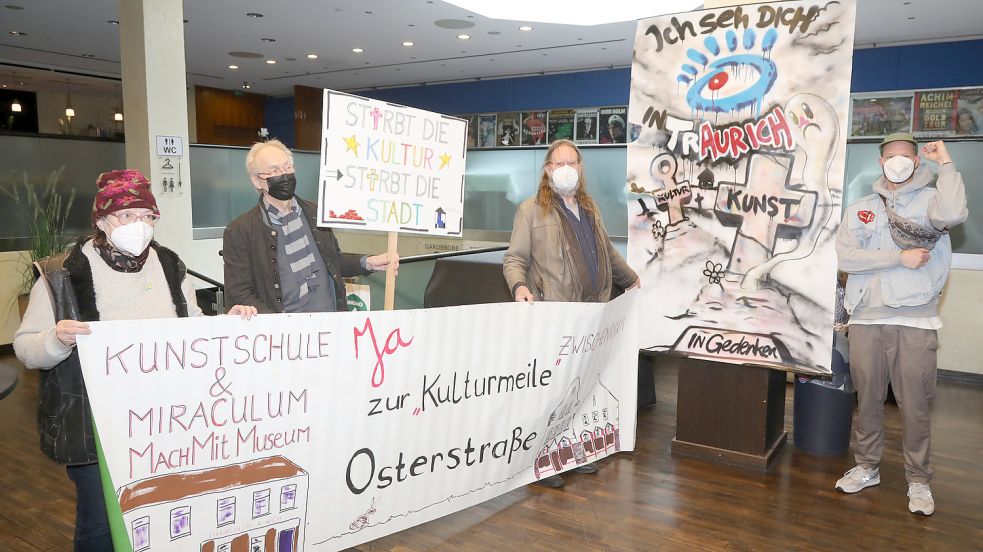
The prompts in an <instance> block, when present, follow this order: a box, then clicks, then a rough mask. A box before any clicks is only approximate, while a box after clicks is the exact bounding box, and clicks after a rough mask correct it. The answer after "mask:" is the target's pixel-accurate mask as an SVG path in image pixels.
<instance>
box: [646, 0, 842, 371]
mask: <svg viewBox="0 0 983 552" xmlns="http://www.w3.org/2000/svg"><path fill="white" fill-rule="evenodd" d="M855 9H856V6H855V2H852V1H848V0H844V1H839V2H826V1H822V2H811V1H796V2H764V3H760V4H752V5H747V6H736V7H728V8H721V9H714V10H702V11H693V12H687V13H682V14H677V15H667V16H662V17H653V18H650V19H644V20H641V21H639V23H638V27H637V31H636V33H635V49H634V52H635V54H634V63H633V65H632V75H631V96H630V105H629V110H628V118H629V123H630V124H631V125H632V128H633V129H635V128H637V129H640V134H639V135H638V138H637V139H635V140H634V141H632V142H630V143H629V144H628V170H627V188H628V191H629V192H630V193H632V194H633V195H631V196H630V199H629V201H628V216H629V225H630V228H629V234H628V236H629V237H628V262H629V263H630V264H631V266H632V267H633V268H634V269H635V270H636V271H637V272H638V273H639V274H640V275H641V278H642V281H644V282H645V283H646V285H645V288H644V290H643V294H644V296H643V299H642V303H643V305H644V307H643V308H644V309H645V311H646V312H650V313H652V314H653V316H652V317H651V318H650V320H651V324H649V325H647V326H646V328H645V329H644V330H643V333H642V335H641V336H640V337H641V341H640V343H639V344H640V346H641V347H643V348H647V349H650V350H653V351H660V352H667V353H675V354H680V355H686V356H692V357H700V358H704V359H708V360H714V361H720V362H729V363H737V364H743V363H751V364H756V365H765V366H774V367H779V368H783V369H789V370H795V371H801V372H811V373H829V372H830V369H831V350H832V336H833V328H832V326H833V305H834V301H835V292H834V283H835V280H836V278H835V271H836V258H835V252H834V248H833V237H834V235H835V232H836V228H837V226H838V224H839V214H840V199H841V197H842V190H843V174H844V167H845V159H846V156H845V146H846V143H845V142H846V136H847V132H846V131H847V126H846V124H847V113H848V109H849V100H850V67H851V59H852V55H853V50H852V45H853V28H854V17H855Z"/></svg>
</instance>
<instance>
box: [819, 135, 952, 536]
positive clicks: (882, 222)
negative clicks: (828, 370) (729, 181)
mask: <svg viewBox="0 0 983 552" xmlns="http://www.w3.org/2000/svg"><path fill="white" fill-rule="evenodd" d="M880 149H881V158H880V163H881V167H882V169H883V175H882V176H881V177H879V178H878V179H877V180H876V181H875V182H874V186H873V188H874V193H873V194H870V195H868V196H865V197H862V198H860V199H859V200H857V201H855V202H854V203H852V204H851V205H850V206H849V207H848V208H847V209H846V212H845V214H844V218H843V222H842V224H840V228H839V231H838V232H837V235H836V254H837V257H838V258H839V268H840V270H842V271H843V272H846V273H848V274H849V279H848V280H847V285H846V298H845V301H844V303H845V305H846V309H847V311H848V312H849V313H850V315H851V316H850V326H849V340H850V373H851V375H852V377H853V383H854V386H855V387H856V388H857V404H858V415H857V424H856V427H855V428H854V437H855V441H856V443H855V446H854V459H855V460H856V463H857V465H856V467H854V468H852V469H851V470H849V471H848V472H846V474H845V475H844V476H843V477H842V478H840V479H839V481H837V482H836V488H837V489H839V490H841V491H843V492H845V493H856V492H859V491H861V490H863V489H865V488H867V487H871V486H874V485H877V484H879V483H880V482H881V478H880V472H879V471H878V464H879V463H880V459H881V453H882V451H883V449H884V400H885V399H886V398H887V387H888V384H891V386H892V388H893V390H894V396H895V398H896V399H897V402H898V408H899V410H900V411H901V420H902V427H903V429H904V437H903V449H904V458H905V478H906V479H907V481H908V510H909V511H910V512H911V513H913V514H920V515H925V516H929V515H932V512H934V511H935V501H934V499H933V498H932V491H931V488H930V487H929V481H930V480H931V479H932V468H931V465H930V437H931V421H930V418H929V416H930V410H929V408H930V405H931V402H932V397H933V395H934V394H935V380H936V369H937V366H936V362H937V358H936V351H937V350H938V346H939V341H938V335H937V332H936V330H938V329H939V328H940V327H942V321H941V320H940V319H939V312H938V304H939V295H940V294H941V292H942V288H943V287H944V286H945V282H946V279H947V277H948V275H949V264H950V261H951V258H952V246H951V244H950V241H949V233H948V231H949V229H951V228H952V227H954V226H956V225H958V224H960V223H962V222H963V221H965V220H966V217H967V216H968V211H967V209H966V190H965V188H964V187H963V181H962V176H960V174H959V173H958V172H957V171H956V168H955V165H953V163H952V158H951V157H950V156H949V152H948V151H947V150H946V147H945V144H943V143H942V142H929V143H927V144H925V145H924V146H923V147H922V148H921V154H922V156H924V158H925V159H926V160H928V161H932V162H934V163H937V164H938V179H937V181H936V184H935V186H934V187H933V186H931V185H930V184H932V180H933V178H934V175H933V174H932V172H931V171H929V170H928V168H927V167H925V166H924V165H922V164H921V163H920V159H919V157H918V144H917V142H915V139H914V137H912V135H911V134H908V133H903V132H898V133H895V134H891V135H889V136H888V137H886V138H885V139H884V140H883V141H882V142H881V146H880Z"/></svg>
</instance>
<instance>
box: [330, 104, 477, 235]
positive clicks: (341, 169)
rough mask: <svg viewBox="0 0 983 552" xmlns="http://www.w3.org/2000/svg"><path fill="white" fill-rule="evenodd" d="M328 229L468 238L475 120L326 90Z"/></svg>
mask: <svg viewBox="0 0 983 552" xmlns="http://www.w3.org/2000/svg"><path fill="white" fill-rule="evenodd" d="M322 121H323V124H324V128H323V132H322V144H321V171H320V181H319V182H320V193H319V198H320V199H319V201H318V205H319V210H320V213H319V220H318V225H320V226H333V227H338V228H362V229H366V230H385V231H390V232H410V233H414V234H430V235H440V236H461V232H462V230H463V225H464V163H465V157H466V154H467V127H468V124H467V121H465V120H464V119H459V118H457V117H450V116H447V115H441V114H439V113H433V112H430V111H424V110H422V109H416V108H412V107H405V106H401V105H397V104H393V103H389V102H384V101H380V100H372V99H369V98H363V97H360V96H354V95H351V94H346V93H343V92H336V91H334V90H327V89H325V91H324V116H323V120H322Z"/></svg>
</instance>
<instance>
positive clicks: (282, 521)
mask: <svg viewBox="0 0 983 552" xmlns="http://www.w3.org/2000/svg"><path fill="white" fill-rule="evenodd" d="M307 492H308V475H307V472H306V471H304V470H303V469H301V468H300V467H299V466H297V465H296V464H294V463H293V462H291V461H290V460H288V459H287V458H284V457H283V456H272V457H269V458H261V459H258V460H252V461H250V462H244V463H240V464H232V465H228V466H222V467H218V468H211V469H206V470H196V471H185V472H179V473H170V474H167V475H160V476H156V477H151V478H148V479H143V480H140V481H135V482H133V483H131V484H129V485H127V486H126V487H123V488H122V489H120V490H119V497H118V498H119V503H120V510H121V512H122V514H123V521H124V523H125V524H126V529H127V532H128V534H129V535H130V542H131V544H132V546H133V551H134V552H144V551H153V550H198V551H201V552H297V551H301V550H303V549H304V535H303V532H304V529H305V527H306V521H307V520H306V515H307Z"/></svg>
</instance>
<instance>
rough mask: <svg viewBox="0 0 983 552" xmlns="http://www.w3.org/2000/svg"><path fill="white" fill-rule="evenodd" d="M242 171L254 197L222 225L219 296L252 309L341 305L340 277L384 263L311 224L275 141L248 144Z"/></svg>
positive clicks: (286, 153) (312, 213)
mask: <svg viewBox="0 0 983 552" xmlns="http://www.w3.org/2000/svg"><path fill="white" fill-rule="evenodd" d="M246 172H247V173H248V174H249V180H250V181H252V183H253V187H255V188H256V191H258V192H259V193H260V198H259V201H258V203H257V205H256V207H254V208H252V209H250V210H249V211H247V212H246V213H245V214H243V215H242V216H240V217H239V218H237V219H236V220H234V221H232V223H231V224H229V226H228V227H227V228H226V229H225V235H224V237H223V249H222V255H223V258H224V259H225V293H226V302H228V303H232V304H238V303H241V304H248V305H255V306H256V308H257V309H259V312H260V313H274V312H331V311H344V310H347V303H346V301H345V282H344V280H343V278H346V277H350V276H358V275H364V274H368V273H369V272H371V271H373V270H385V269H386V267H387V266H388V265H389V262H390V258H389V254H388V253H383V254H381V255H375V256H371V257H366V256H358V255H347V254H342V253H341V250H340V249H339V247H338V240H337V239H335V236H334V233H333V232H332V231H331V229H329V228H318V226H317V205H316V204H314V203H311V202H309V201H305V200H304V199H302V198H300V197H298V196H297V195H296V194H295V191H296V188H297V177H296V173H295V172H294V163H293V155H292V154H291V152H290V150H289V149H287V147H286V146H284V145H283V144H282V143H281V142H280V141H279V140H270V141H268V142H260V143H257V144H254V145H253V147H252V148H251V149H250V150H249V153H248V154H247V155H246ZM393 262H394V263H396V266H398V265H399V257H396V258H395V259H393ZM247 298H248V301H247V300H246V299H247Z"/></svg>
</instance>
